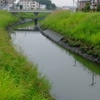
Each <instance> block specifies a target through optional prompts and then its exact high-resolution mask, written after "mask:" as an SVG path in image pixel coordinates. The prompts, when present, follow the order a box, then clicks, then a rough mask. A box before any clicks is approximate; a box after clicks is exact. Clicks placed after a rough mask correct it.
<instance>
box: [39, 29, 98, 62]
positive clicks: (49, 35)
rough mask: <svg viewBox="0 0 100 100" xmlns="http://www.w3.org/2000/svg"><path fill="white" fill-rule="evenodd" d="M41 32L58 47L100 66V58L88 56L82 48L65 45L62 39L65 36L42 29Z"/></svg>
mask: <svg viewBox="0 0 100 100" xmlns="http://www.w3.org/2000/svg"><path fill="white" fill-rule="evenodd" d="M39 30H40V31H41V33H42V34H43V35H44V36H45V37H47V38H48V39H50V40H51V41H53V42H55V43H57V44H58V45H60V46H62V47H64V48H65V49H67V50H69V51H72V52H73V53H76V54H77V55H80V56H82V57H83V58H86V59H88V60H90V61H92V62H96V63H98V64H100V60H99V59H98V58H96V57H95V56H93V55H88V54H86V53H85V52H82V51H81V50H80V48H77V47H70V46H69V45H68V44H67V43H64V42H63V41H62V40H61V39H62V38H63V36H61V35H59V34H57V33H56V32H54V31H52V30H49V29H47V30H45V31H43V30H42V29H40V28H39Z"/></svg>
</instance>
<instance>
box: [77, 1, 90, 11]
mask: <svg viewBox="0 0 100 100" xmlns="http://www.w3.org/2000/svg"><path fill="white" fill-rule="evenodd" d="M90 1H91V0H78V4H77V7H78V9H79V10H82V8H84V7H85V6H86V4H87V3H90Z"/></svg>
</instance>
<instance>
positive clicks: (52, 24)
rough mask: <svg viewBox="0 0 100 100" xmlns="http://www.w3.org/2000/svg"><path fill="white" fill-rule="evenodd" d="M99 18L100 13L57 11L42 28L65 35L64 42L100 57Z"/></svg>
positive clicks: (46, 20) (43, 22)
mask: <svg viewBox="0 0 100 100" xmlns="http://www.w3.org/2000/svg"><path fill="white" fill-rule="evenodd" d="M99 16H100V13H82V12H75V13H71V12H70V11H56V12H54V13H53V14H51V15H49V16H48V17H47V18H46V19H45V20H43V21H42V23H41V26H42V28H44V29H46V28H50V29H52V30H54V31H56V32H58V33H59V34H62V35H64V37H65V39H64V41H65V42H69V44H70V45H71V46H76V47H77V46H78V47H80V48H81V49H82V50H83V51H85V52H87V53H88V54H93V55H95V56H98V57H100V21H99Z"/></svg>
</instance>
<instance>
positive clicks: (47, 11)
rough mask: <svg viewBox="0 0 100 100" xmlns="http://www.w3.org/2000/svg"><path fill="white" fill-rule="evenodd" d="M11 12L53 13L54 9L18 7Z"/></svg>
mask: <svg viewBox="0 0 100 100" xmlns="http://www.w3.org/2000/svg"><path fill="white" fill-rule="evenodd" d="M9 12H11V13H17V12H23V13H26V12H29V13H53V10H27V9H25V10H17V9H10V10H9Z"/></svg>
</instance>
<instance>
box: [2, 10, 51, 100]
mask: <svg viewBox="0 0 100 100" xmlns="http://www.w3.org/2000/svg"><path fill="white" fill-rule="evenodd" d="M0 17H1V19H0V21H1V22H2V24H1V23H0V100H52V98H51V96H50V95H49V90H50V84H49V82H48V80H47V79H46V78H45V77H43V76H41V74H40V73H39V72H38V70H37V67H36V66H35V65H34V64H33V63H32V62H30V61H28V59H27V58H26V57H25V56H23V54H22V52H17V51H16V50H15V49H14V46H13V45H12V42H11V40H10V39H9V36H8V34H7V32H6V31H5V30H4V28H5V27H7V25H11V24H13V23H14V22H15V21H17V20H18V19H17V18H16V17H14V16H13V15H12V14H10V13H8V12H6V11H0ZM9 23H10V24H9Z"/></svg>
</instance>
